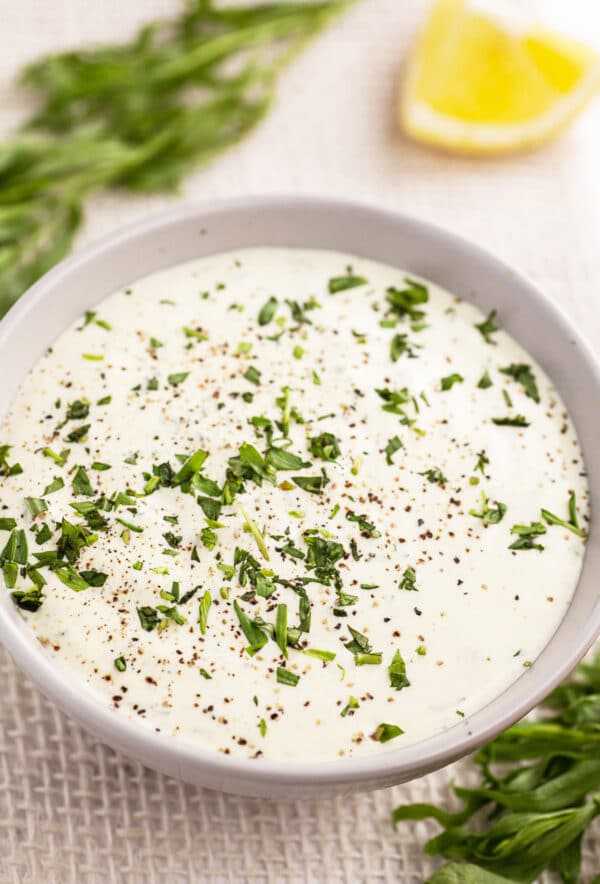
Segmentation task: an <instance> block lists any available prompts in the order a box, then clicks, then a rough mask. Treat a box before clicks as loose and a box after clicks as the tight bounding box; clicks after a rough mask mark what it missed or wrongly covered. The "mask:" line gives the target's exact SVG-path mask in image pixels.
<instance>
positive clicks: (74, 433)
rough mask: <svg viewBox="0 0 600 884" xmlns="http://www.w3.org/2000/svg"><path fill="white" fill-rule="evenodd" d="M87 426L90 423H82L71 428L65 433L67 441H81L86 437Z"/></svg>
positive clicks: (88, 426)
mask: <svg viewBox="0 0 600 884" xmlns="http://www.w3.org/2000/svg"><path fill="white" fill-rule="evenodd" d="M89 428H90V424H82V426H80V427H77V428H76V429H75V430H71V432H70V433H68V434H67V437H66V439H67V442H83V440H84V439H85V438H86V437H87V434H88V430H89Z"/></svg>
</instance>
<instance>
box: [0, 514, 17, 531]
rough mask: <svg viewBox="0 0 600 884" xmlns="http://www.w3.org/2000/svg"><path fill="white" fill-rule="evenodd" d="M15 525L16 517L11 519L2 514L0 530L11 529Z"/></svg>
mask: <svg viewBox="0 0 600 884" xmlns="http://www.w3.org/2000/svg"><path fill="white" fill-rule="evenodd" d="M16 527H17V520H16V519H12V518H11V517H10V516H3V517H2V518H0V531H12V530H13V528H16Z"/></svg>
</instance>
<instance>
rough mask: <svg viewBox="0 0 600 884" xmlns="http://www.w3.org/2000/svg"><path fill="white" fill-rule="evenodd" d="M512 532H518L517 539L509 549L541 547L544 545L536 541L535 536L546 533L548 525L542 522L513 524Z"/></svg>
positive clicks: (540, 548)
mask: <svg viewBox="0 0 600 884" xmlns="http://www.w3.org/2000/svg"><path fill="white" fill-rule="evenodd" d="M510 533H511V534H516V535H517V539H516V540H515V541H514V543H511V545H510V546H509V549H539V550H543V549H544V547H543V546H542V545H541V543H536V542H535V540H534V538H535V537H539V536H540V535H541V534H545V533H546V526H545V525H544V524H543V523H542V522H532V523H531V525H513V526H512V528H511V529H510Z"/></svg>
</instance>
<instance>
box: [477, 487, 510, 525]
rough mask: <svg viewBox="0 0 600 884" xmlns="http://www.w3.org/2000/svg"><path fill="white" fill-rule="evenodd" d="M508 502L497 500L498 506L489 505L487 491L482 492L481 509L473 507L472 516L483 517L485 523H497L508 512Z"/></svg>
mask: <svg viewBox="0 0 600 884" xmlns="http://www.w3.org/2000/svg"><path fill="white" fill-rule="evenodd" d="M506 509H507V507H506V504H505V503H501V502H500V501H499V500H497V501H496V507H495V508H494V507H491V506H489V505H488V499H487V497H486V495H485V493H484V492H483V491H482V492H481V510H479V511H478V510H476V509H471V510H469V515H470V516H475V518H476V519H481V521H482V522H483V524H484V525H497V524H498V522H501V521H502V519H503V518H504V515H505V513H506Z"/></svg>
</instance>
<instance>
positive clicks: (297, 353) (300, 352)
mask: <svg viewBox="0 0 600 884" xmlns="http://www.w3.org/2000/svg"><path fill="white" fill-rule="evenodd" d="M292 356H293V357H294V359H302V357H303V356H304V347H301V346H300V344H296V346H295V347H294V349H293V350H292Z"/></svg>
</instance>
